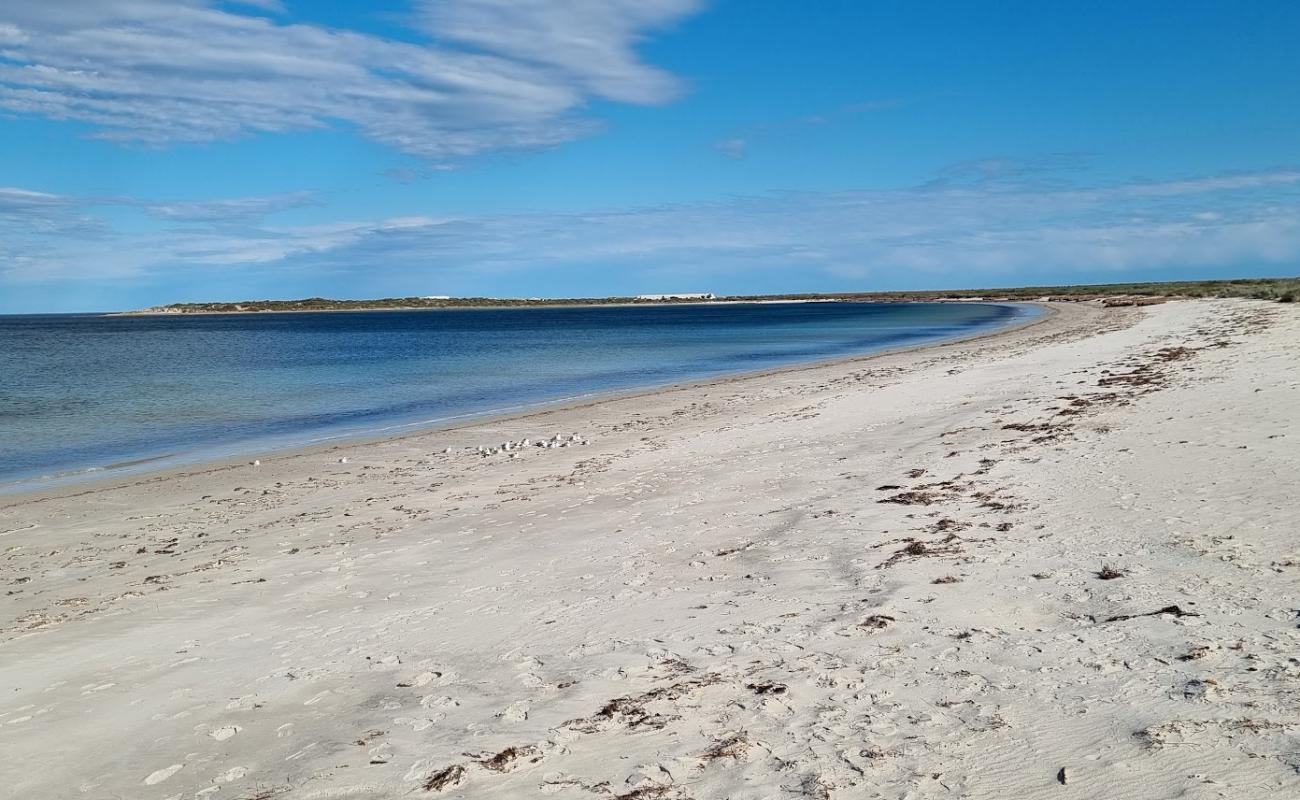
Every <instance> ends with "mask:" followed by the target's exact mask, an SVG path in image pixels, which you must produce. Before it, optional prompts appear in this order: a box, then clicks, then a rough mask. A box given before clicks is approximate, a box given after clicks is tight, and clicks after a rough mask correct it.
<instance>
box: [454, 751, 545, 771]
mask: <svg viewBox="0 0 1300 800" xmlns="http://www.w3.org/2000/svg"><path fill="white" fill-rule="evenodd" d="M465 755H467V756H469V757H470V758H472V759H474V761H475V762H477V763H478V765H479V766H480V767H483V768H484V769H488V770H491V771H493V772H509V771H510V770H512V769H514V764H515V762H516V761H518V760H519V759H521V758H526V759H528V762H529V763H530V764H536V763H537V762H538V761H541V760H542V753H541V751H540V750H538V749H537V748H536V747H535V746H533V745H525V746H523V747H514V746H511V747H507V748H506V749H504V750H502V751H501V752H500V753H496V754H491V753H481V754H479V755H471V754H469V753H466V754H465Z"/></svg>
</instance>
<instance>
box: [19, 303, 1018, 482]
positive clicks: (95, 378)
mask: <svg viewBox="0 0 1300 800" xmlns="http://www.w3.org/2000/svg"><path fill="white" fill-rule="evenodd" d="M1038 313H1040V312H1038V311H1037V310H1036V309H1035V308H1033V307H1030V306H1018V305H1004V304H986V303H916V304H910V303H909V304H888V303H884V304H882V303H840V302H835V303H746V304H709V305H703V304H701V305H652V306H625V307H615V306H591V307H573V308H559V307H540V308H512V309H446V310H431V311H429V310H426V311H373V312H335V313H329V312H326V313H282V314H274V313H257V314H229V315H193V316H191V315H186V316H181V315H175V316H166V315H163V316H106V315H97V314H67V315H63V314H60V315H30V316H0V490H6V489H7V490H13V489H15V488H30V487H31V486H33V485H40V484H43V483H51V482H59V481H67V480H72V479H76V478H78V477H83V476H88V475H99V474H104V473H105V472H106V471H112V470H118V471H129V470H135V471H139V470H142V469H152V468H157V467H161V466H170V465H174V464H180V463H190V462H197V461H202V460H205V459H209V458H216V457H227V456H233V455H244V454H247V455H249V456H250V457H251V456H252V455H254V454H257V453H264V452H268V451H270V450H274V449H282V448H285V447H292V446H298V445H305V444H310V443H314V442H320V441H323V440H329V439H333V438H344V437H353V436H361V435H375V434H383V433H387V432H397V431H401V430H404V429H413V428H418V427H422V426H435V425H439V424H447V423H450V422H453V421H456V420H460V419H468V418H473V417H479V416H486V415H490V414H494V413H503V412H508V411H516V410H521V409H526V408H530V407H536V406H542V405H546V404H549V403H556V402H562V401H566V400H573V399H577V398H583V397H590V396H599V395H603V394H609V393H616V392H623V391H629V390H637V389H646V388H653V387H657V386H663V385H668V384H673V383H678V382H683V381H692V380H698V379H703V378H710V377H716V376H722V375H728V374H734V373H741V372H749V371H755V370H762V369H768V368H773V367H782V366H788V365H792V364H799V363H805V362H814V361H819V360H824V359H830V358H837V357H843V356H851V355H858V354H867V353H872V352H877V351H881V350H887V349H893V348H898V347H905V346H911V345H917V344H924V343H930V342H937V341H941V340H944V339H950V338H956V337H961V336H967V335H970V334H972V333H978V332H983V331H988V330H992V329H995V328H998V327H1001V326H1006V325H1008V324H1012V323H1015V322H1019V321H1022V320H1025V319H1027V318H1028V317H1030V316H1032V315H1035V314H1038Z"/></svg>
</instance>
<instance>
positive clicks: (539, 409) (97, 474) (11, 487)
mask: <svg viewBox="0 0 1300 800" xmlns="http://www.w3.org/2000/svg"><path fill="white" fill-rule="evenodd" d="M661 305H667V304H661ZM683 305H685V304H683ZM988 305H1005V306H1013V307H1031V308H1034V309H1036V310H1037V313H1036V314H1035V315H1034V316H1032V317H1029V318H1027V319H1024V320H1020V321H1017V322H1011V323H1008V324H1006V325H1004V326H1000V327H998V328H996V329H993V330H989V331H983V332H978V333H974V334H970V335H966V336H959V337H955V338H951V339H941V340H939V341H936V342H928V343H922V344H915V345H905V346H901V347H893V348H884V349H881V350H875V351H872V352H869V353H865V354H858V355H851V356H842V357H834V358H829V359H818V360H814V361H807V362H802V363H798V364H790V365H787V366H781V367H772V368H768V369H762V370H754V371H746V372H738V373H733V374H725V375H721V376H714V377H711V378H700V379H698V380H688V381H678V382H674V383H669V384H664V385H660V386H650V387H644V388H640V389H627V390H619V389H615V390H610V391H608V392H600V393H595V394H592V395H585V396H579V397H575V398H569V399H559V400H555V401H547V402H542V403H539V404H536V405H532V406H528V407H524V408H520V409H518V410H507V411H484V412H482V413H477V412H476V413H471V414H467V415H461V416H458V417H456V418H454V419H453V420H452V421H448V422H445V423H432V424H428V423H424V422H411V423H400V424H395V425H391V426H387V427H390V428H402V429H403V430H400V431H398V432H394V433H370V432H358V433H356V434H347V433H343V434H339V435H337V436H327V437H323V438H321V439H319V440H317V441H313V442H309V443H306V444H292V445H285V446H282V447H273V448H270V449H265V450H259V449H256V448H250V449H248V450H242V451H241V452H239V453H237V454H233V455H229V454H228V455H212V456H196V457H194V458H193V459H187V460H184V461H182V462H181V463H179V464H174V465H169V466H163V467H162V468H159V469H149V468H146V469H144V470H143V471H127V470H126V469H124V468H121V467H114V466H112V465H110V466H106V467H102V468H87V469H85V470H80V471H70V472H67V473H59V474H56V475H49V476H41V477H38V478H32V479H18V480H15V481H10V482H7V483H5V482H0V508H4V507H5V506H6V505H11V504H18V503H24V502H33V501H36V500H40V499H44V498H45V497H47V496H50V497H62V496H76V495H80V494H83V493H84V492H93V491H100V490H103V489H110V488H114V487H119V486H127V485H132V484H134V483H137V482H140V481H149V480H165V479H166V478H168V477H175V476H188V475H197V474H206V473H210V472H215V471H221V470H227V469H231V468H235V467H240V466H247V464H248V461H249V459H254V458H255V459H258V460H261V459H266V460H268V461H270V460H275V459H284V458H293V457H300V456H310V455H314V454H318V453H321V452H335V451H336V450H339V449H342V448H347V447H350V446H354V445H356V446H362V445H366V444H376V443H381V442H387V441H393V440H398V439H402V438H406V437H413V436H424V435H430V434H436V433H450V432H455V431H457V430H462V429H467V428H473V427H477V426H483V425H493V424H500V423H508V422H516V421H522V420H527V419H530V418H531V417H533V416H536V415H541V414H546V413H550V412H562V411H569V410H573V409H578V408H589V407H592V406H595V405H599V404H601V403H605V402H610V401H617V400H626V399H635V398H640V397H647V396H652V395H655V394H659V393H662V392H673V391H680V390H685V389H691V388H697V387H701V386H708V385H715V384H724V383H727V382H730V381H740V380H746V379H750V378H760V377H764V376H769V375H778V374H782V373H785V372H799V371H803V370H809V369H817V368H822V367H829V366H835V365H840V364H852V363H856V362H860V361H867V360H870V359H873V358H877V357H881V356H888V355H895V354H901V353H910V352H918V351H923V350H927V349H932V348H941V347H945V346H949V345H960V344H964V343H968V342H972V341H978V340H982V339H987V338H991V337H997V336H1001V335H1005V334H1011V333H1014V332H1016V331H1018V330H1021V329H1024V328H1027V327H1032V326H1034V325H1037V324H1040V323H1043V322H1046V321H1047V320H1048V319H1050V318H1051V317H1052V316H1053V315H1054V314H1057V313H1060V308H1061V306H1060V305H1056V306H1053V305H1050V304H1048V303H1043V302H1030V301H1017V302H995V303H988ZM360 310H362V309H357V311H360ZM367 310H389V309H367ZM392 310H438V309H392ZM338 311H340V312H343V311H350V310H348V309H338ZM203 313H207V312H203ZM213 313H226V312H213ZM232 313H263V312H232ZM266 313H313V312H266ZM172 457H173V456H171V455H165V456H142V457H139V458H133V459H130V460H129V461H128V465H132V466H133V465H135V464H137V463H138V464H141V465H143V464H150V463H153V462H157V461H160V460H166V459H170V458H172ZM31 484H44V485H31ZM65 491H66V493H65Z"/></svg>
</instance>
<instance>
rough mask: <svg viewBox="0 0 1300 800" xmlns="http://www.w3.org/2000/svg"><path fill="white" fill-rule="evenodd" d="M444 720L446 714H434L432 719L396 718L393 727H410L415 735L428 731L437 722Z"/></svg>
mask: <svg viewBox="0 0 1300 800" xmlns="http://www.w3.org/2000/svg"><path fill="white" fill-rule="evenodd" d="M446 718H447V715H446V714H435V715H433V717H432V718H430V717H397V718H396V719H394V720H393V724H394V725H410V726H411V730H413V731H415V732H416V733H419V732H420V731H427V730H428V729H430V728H432V727H433V726H434V725H436V724H438V723H439V722H441V721H443V720H444V719H446Z"/></svg>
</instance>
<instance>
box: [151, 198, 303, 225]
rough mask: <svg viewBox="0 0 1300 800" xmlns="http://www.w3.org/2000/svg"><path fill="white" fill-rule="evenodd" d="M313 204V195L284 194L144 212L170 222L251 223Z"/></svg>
mask: <svg viewBox="0 0 1300 800" xmlns="http://www.w3.org/2000/svg"><path fill="white" fill-rule="evenodd" d="M315 203H316V196H315V194H314V193H312V192H286V193H284V194H275V195H264V196H262V197H240V198H235V199H231V200H201V201H190V202H177V203H146V204H144V205H143V208H144V210H145V211H146V212H147V213H149V214H150V215H152V216H155V217H158V218H159V219H165V220H171V221H173V222H196V223H223V222H254V221H257V220H261V219H262V218H263V217H265V216H266V215H268V214H274V213H276V212H278V211H288V210H290V209H294V208H303V207H304V206H310V205H314V204H315Z"/></svg>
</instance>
